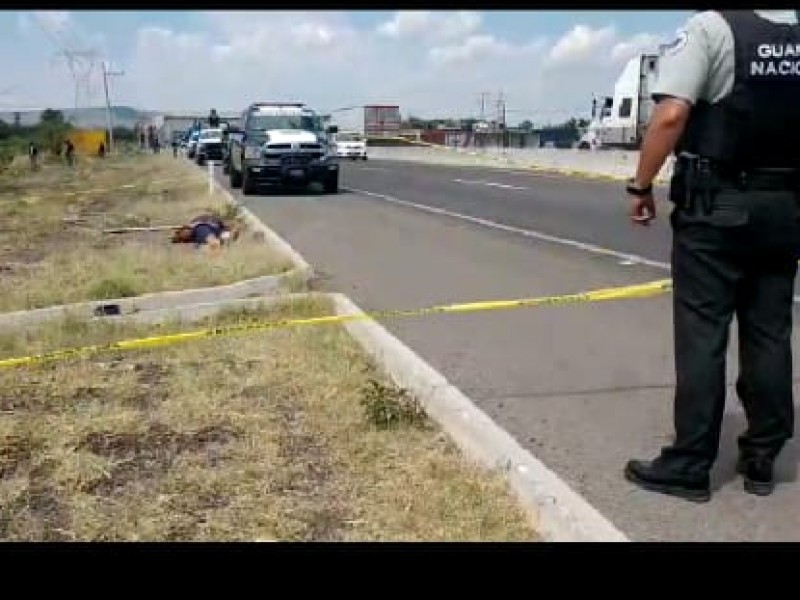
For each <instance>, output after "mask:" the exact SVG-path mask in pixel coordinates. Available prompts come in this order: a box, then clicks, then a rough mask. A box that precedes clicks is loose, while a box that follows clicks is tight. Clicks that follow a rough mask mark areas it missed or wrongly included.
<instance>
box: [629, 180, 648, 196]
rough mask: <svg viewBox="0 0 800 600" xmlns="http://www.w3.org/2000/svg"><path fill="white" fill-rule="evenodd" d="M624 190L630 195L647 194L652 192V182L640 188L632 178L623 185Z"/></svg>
mask: <svg viewBox="0 0 800 600" xmlns="http://www.w3.org/2000/svg"><path fill="white" fill-rule="evenodd" d="M625 191H626V192H628V193H629V194H630V195H631V196H639V197H641V196H647V195H649V194H651V193H652V192H653V184H652V183H651V184H650V185H648V186H647V187H643V188H640V187H637V186H636V182H635V181H634V180H633V179H629V180H628V184H627V185H626V186H625Z"/></svg>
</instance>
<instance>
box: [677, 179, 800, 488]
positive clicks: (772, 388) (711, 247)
mask: <svg viewBox="0 0 800 600" xmlns="http://www.w3.org/2000/svg"><path fill="white" fill-rule="evenodd" d="M756 183H757V182H754V183H753V187H751V188H748V189H744V190H741V189H736V188H730V189H727V188H726V189H723V190H722V191H720V192H718V193H717V194H716V195H715V197H714V200H713V203H712V209H711V212H710V213H709V214H705V213H704V212H703V211H701V210H700V208H699V207H693V208H691V209H686V208H683V209H682V208H677V207H676V208H675V209H674V211H673V213H672V215H671V217H670V221H671V225H672V229H673V247H672V276H673V285H674V307H673V311H674V315H673V318H674V334H675V369H676V376H677V382H676V384H677V385H676V390H675V405H674V419H675V434H676V435H675V441H674V443H673V445H672V446H670V447H668V448H664V450H663V451H662V456H661V459H662V460H663V461H665V462H666V463H667V464H668V465H669V466H671V467H674V468H675V469H676V470H677V471H681V472H685V473H686V474H687V475H690V474H697V475H702V474H705V473H707V472H708V470H710V468H711V466H712V465H713V463H714V460H715V459H716V457H717V452H718V447H719V441H720V430H721V426H722V417H723V412H724V407H725V396H726V381H725V375H726V369H725V359H726V350H727V346H728V335H729V330H730V323H731V320H732V317H733V315H734V314H735V315H736V317H737V322H738V329H739V356H740V364H739V377H738V380H737V383H736V391H737V394H738V396H739V398H740V400H741V402H742V405H743V408H744V410H745V413H746V416H747V421H748V428H747V430H746V431H745V432H743V433H742V435H741V436H740V438H739V450H740V453H741V454H743V455H745V456H748V457H763V458H766V459H774V458H775V457H776V456H777V454H778V453H779V452H780V450H781V449H782V447H783V446H784V445H785V443H786V442H787V440H788V439H789V438H791V437H792V434H793V430H794V406H793V398H792V348H791V331H792V311H793V297H794V281H795V276H796V274H797V259H798V256H799V254H798V242H799V241H800V211H799V210H798V207H797V204H796V194H795V193H794V192H792V191H783V190H780V189H779V190H777V191H775V190H774V186H773V190H770V189H764V188H765V187H766V186H762V187H761V188H760V189H759V187H758V186H757V185H755V184H756ZM674 190H675V182H673V192H672V193H673V194H674ZM673 201H674V199H673Z"/></svg>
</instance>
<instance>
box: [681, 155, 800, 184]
mask: <svg viewBox="0 0 800 600" xmlns="http://www.w3.org/2000/svg"><path fill="white" fill-rule="evenodd" d="M677 166H678V167H679V168H680V169H685V170H690V171H693V172H694V173H697V174H700V173H705V174H708V175H711V176H713V177H714V179H716V182H717V184H718V185H722V186H723V187H730V188H735V189H739V190H754V191H779V190H797V191H800V169H797V168H741V167H734V166H731V165H726V164H722V163H718V162H716V161H713V160H711V159H708V158H703V157H700V156H696V155H690V154H681V155H680V156H678V165H677Z"/></svg>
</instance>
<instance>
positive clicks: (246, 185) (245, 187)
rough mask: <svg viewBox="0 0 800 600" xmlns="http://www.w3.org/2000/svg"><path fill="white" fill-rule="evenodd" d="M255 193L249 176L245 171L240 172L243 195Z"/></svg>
mask: <svg viewBox="0 0 800 600" xmlns="http://www.w3.org/2000/svg"><path fill="white" fill-rule="evenodd" d="M254 193H255V188H254V187H253V184H252V182H251V181H250V178H249V177H248V176H247V171H244V172H243V173H242V194H244V195H245V196H252V195H253V194H254Z"/></svg>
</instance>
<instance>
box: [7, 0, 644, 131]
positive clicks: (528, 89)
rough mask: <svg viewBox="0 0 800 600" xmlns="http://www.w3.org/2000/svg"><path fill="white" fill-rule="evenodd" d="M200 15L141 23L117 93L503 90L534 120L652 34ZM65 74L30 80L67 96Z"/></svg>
mask: <svg viewBox="0 0 800 600" xmlns="http://www.w3.org/2000/svg"><path fill="white" fill-rule="evenodd" d="M28 15H29V16H30V15H31V13H28ZM196 16H197V15H195V17H196ZM66 17H68V18H64V17H57V18H54V17H49V18H51V23H52V24H53V26H57V25H58V24H59V23H63V24H67V23H70V22H71V23H72V25H73V26H74V27H73V29H75V30H77V29H78V27H77V26H76V25H75V21H78V23H80V15H79V14H78V13H75V14H74V15H73V16H72V17H70V15H69V14H67V15H66ZM70 19H71V21H70ZM193 21H194V22H195V23H196V22H197V19H196V18H195V19H193ZM199 23H200V24H199V25H194V26H187V27H185V28H182V29H175V28H174V27H173V26H166V25H165V24H164V22H162V21H158V20H155V21H153V22H152V24H151V26H148V27H142V28H141V29H140V30H139V31H138V32H137V33H136V38H135V43H134V44H131V45H128V46H127V47H129V48H130V50H127V51H126V53H125V54H124V55H120V56H114V57H113V58H115V59H117V60H115V61H114V62H115V63H119V64H120V67H121V68H123V69H124V70H125V75H124V76H123V77H119V78H115V79H114V80H113V89H112V92H113V97H114V99H115V101H116V102H119V103H127V104H131V105H134V106H140V107H146V108H158V109H164V110H179V109H192V110H208V108H209V107H211V106H213V107H216V108H217V109H218V110H238V109H241V108H242V107H244V106H245V105H246V104H247V103H249V102H252V101H255V100H258V99H264V100H269V99H272V100H302V101H304V102H307V103H308V104H309V105H311V106H313V107H315V108H317V109H320V110H332V109H334V108H339V107H344V106H352V105H360V104H366V103H395V102H396V103H398V104H399V105H400V106H401V111H402V112H403V114H409V113H411V114H414V115H417V116H433V115H444V114H460V115H466V114H473V115H474V114H477V112H478V111H479V109H480V103H479V97H480V96H479V94H480V93H481V92H485V91H492V92H493V93H496V92H497V91H499V90H503V92H504V93H505V95H506V97H507V100H508V107H509V109H510V110H511V109H513V112H512V113H510V114H511V115H512V118H513V119H519V120H522V119H524V118H531V119H532V120H533V121H534V122H541V121H542V119H544V118H552V119H554V120H558V119H560V118H562V117H563V118H568V117H570V116H574V115H575V113H576V111H577V112H579V113H581V114H586V112H587V111H588V109H589V107H590V103H591V97H592V95H593V94H596V93H601V94H602V93H608V92H610V91H611V89H613V85H614V81H615V80H616V78H617V76H618V75H619V71H620V67H621V61H624V60H625V59H626V58H627V57H629V56H631V55H633V54H635V53H636V52H638V51H639V50H640V49H647V48H646V47H647V46H648V45H650V44H651V43H654V45H657V41H658V39H659V37H658V36H656V35H655V34H653V33H651V32H640V33H637V34H636V35H631V36H621V35H619V34H618V33H617V32H616V30H615V29H614V28H613V27H611V26H610V25H609V26H608V27H603V28H593V27H589V26H587V25H580V24H576V25H575V26H574V27H572V28H571V29H570V30H568V31H566V32H564V33H563V35H561V36H560V37H559V36H557V35H556V36H554V38H553V39H550V40H547V39H544V38H532V39H530V38H529V39H524V38H522V39H519V38H518V39H513V38H510V37H508V36H506V35H504V34H503V33H502V32H501V31H498V30H494V29H491V28H489V27H488V26H487V25H485V24H484V22H483V19H482V17H481V15H480V14H479V13H475V12H471V11H450V12H444V11H437V12H432V11H403V12H398V13H395V14H393V15H391V17H390V18H389V19H387V20H386V21H385V22H383V23H379V24H377V25H359V24H358V22H357V21H354V20H352V19H351V14H350V13H347V12H345V11H339V12H333V11H317V12H312V11H308V12H298V11H294V12H292V11H269V12H258V11H246V12H245V11H236V12H225V11H209V12H205V13H201V14H200V19H199ZM28 24H30V23H28ZM65 26H67V25H65ZM20 27H22V23H21V22H20ZM39 35H40V36H41V32H40V34H39ZM40 45H41V38H40ZM43 60H47V59H43ZM59 68H60V69H61V70H64V69H63V65H59ZM20 72H22V69H21V67H20ZM66 78H67V84H66V85H64V84H63V81H64V78H63V77H62V78H60V80H59V81H61V82H62V83H61V84H60V86H56V83H55V80H53V81H52V82H50V78H46V77H42V78H36V81H35V83H32V84H31V85H32V86H33V85H35V86H40V87H41V88H42V89H45V88H48V89H49V90H50V92H49V93H50V94H57V95H58V96H59V98H63V99H64V101H63V104H64V105H66V106H69V105H71V104H72V91H73V86H72V85H71V83H69V76H68V75H66ZM4 79H5V77H4ZM9 82H10V83H11V82H14V81H13V80H11V79H9ZM0 83H5V81H0ZM48 102H49V101H48ZM489 106H491V107H492V108H491V111H493V110H494V98H491V99H489V102H488V104H487V110H489V109H488V107H489Z"/></svg>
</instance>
